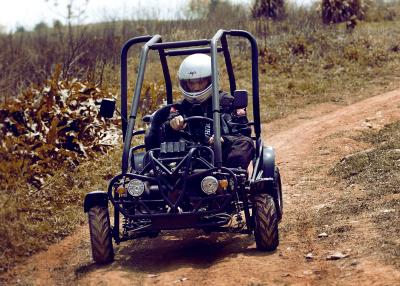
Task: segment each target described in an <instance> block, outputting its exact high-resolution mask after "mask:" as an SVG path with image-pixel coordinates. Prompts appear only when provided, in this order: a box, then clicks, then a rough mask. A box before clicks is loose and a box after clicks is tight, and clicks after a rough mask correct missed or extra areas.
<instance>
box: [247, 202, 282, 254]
mask: <svg viewBox="0 0 400 286" xmlns="http://www.w3.org/2000/svg"><path fill="white" fill-rule="evenodd" d="M253 217H254V236H255V239H256V245H257V249H258V250H262V251H273V250H275V249H276V248H277V247H278V245H279V233H278V219H279V218H278V212H277V210H276V207H275V203H274V199H273V198H272V197H271V196H270V195H268V194H259V195H256V196H255V198H254V205H253Z"/></svg>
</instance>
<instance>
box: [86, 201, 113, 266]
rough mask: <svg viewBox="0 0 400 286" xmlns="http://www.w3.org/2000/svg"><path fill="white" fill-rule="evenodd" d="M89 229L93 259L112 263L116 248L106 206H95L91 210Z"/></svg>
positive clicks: (98, 261)
mask: <svg viewBox="0 0 400 286" xmlns="http://www.w3.org/2000/svg"><path fill="white" fill-rule="evenodd" d="M89 230H90V242H91V245H92V257H93V260H94V261H95V262H96V263H99V264H106V263H111V262H112V261H113V260H114V249H113V245H112V240H111V228H110V217H109V215H108V209H107V208H106V207H100V206H94V207H92V208H91V209H90V210H89Z"/></svg>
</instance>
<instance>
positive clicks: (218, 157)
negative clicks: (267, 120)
mask: <svg viewBox="0 0 400 286" xmlns="http://www.w3.org/2000/svg"><path fill="white" fill-rule="evenodd" d="M227 36H232V37H242V38H245V39H247V40H248V41H249V42H250V45H251V57H252V73H251V74H252V94H253V116H254V132H255V136H256V140H257V143H258V142H259V139H260V136H261V124H260V103H259V79H258V47H257V42H256V39H255V38H254V36H253V35H252V34H250V33H249V32H247V31H243V30H229V31H228V30H218V31H217V33H216V34H215V35H214V36H213V37H212V38H211V39H201V40H190V41H176V42H164V43H163V42H162V39H161V36H160V35H153V36H140V37H135V38H132V39H130V40H128V41H127V42H126V43H125V44H124V46H123V47H122V50H121V117H122V133H123V141H124V148H123V153H122V174H126V173H127V171H128V165H129V163H128V162H129V149H130V145H131V141H132V137H133V131H134V127H135V120H136V115H137V111H138V106H139V99H140V92H141V89H142V85H143V79H144V74H145V67H146V62H147V58H148V53H149V50H157V51H158V54H159V57H160V62H161V67H162V70H163V74H164V81H165V87H166V93H167V104H172V103H173V98H172V83H171V76H170V73H169V68H168V63H167V56H182V55H191V54H194V53H209V54H211V64H212V67H211V68H212V82H213V90H212V106H213V108H212V110H213V119H214V126H213V127H214V129H213V130H214V133H215V138H216V140H215V141H214V155H215V165H216V167H218V168H220V167H222V151H221V140H220V138H221V130H220V128H219V126H220V106H219V96H218V95H219V85H218V61H217V54H218V53H219V52H222V53H223V55H224V58H225V65H226V69H227V73H228V77H229V86H230V92H231V94H233V93H234V91H235V90H236V80H235V75H234V72H233V67H232V61H231V56H230V52H229V47H228V41H227ZM219 42H221V46H218V43H219ZM139 43H145V44H144V45H143V46H142V50H141V53H140V63H139V67H138V74H137V80H136V85H135V89H134V94H133V102H132V106H131V110H130V113H129V117H128V116H127V115H128V102H127V101H128V51H129V49H130V48H131V47H132V46H134V45H136V44H139ZM200 46H209V47H200Z"/></svg>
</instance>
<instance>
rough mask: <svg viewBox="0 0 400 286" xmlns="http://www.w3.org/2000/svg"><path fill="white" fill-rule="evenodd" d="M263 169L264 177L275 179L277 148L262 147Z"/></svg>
mask: <svg viewBox="0 0 400 286" xmlns="http://www.w3.org/2000/svg"><path fill="white" fill-rule="evenodd" d="M262 170H263V178H272V180H273V179H274V175H275V150H274V148H272V147H270V146H263V148H262Z"/></svg>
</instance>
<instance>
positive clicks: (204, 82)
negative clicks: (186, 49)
mask: <svg viewBox="0 0 400 286" xmlns="http://www.w3.org/2000/svg"><path fill="white" fill-rule="evenodd" d="M178 79H179V89H180V91H181V92H182V93H183V96H184V97H185V99H186V100H187V101H189V102H203V101H205V100H206V99H207V98H209V97H210V95H211V92H212V80H211V57H210V56H208V55H205V54H193V55H190V56H188V57H187V58H186V59H184V60H183V62H182V63H181V65H180V67H179V70H178Z"/></svg>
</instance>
